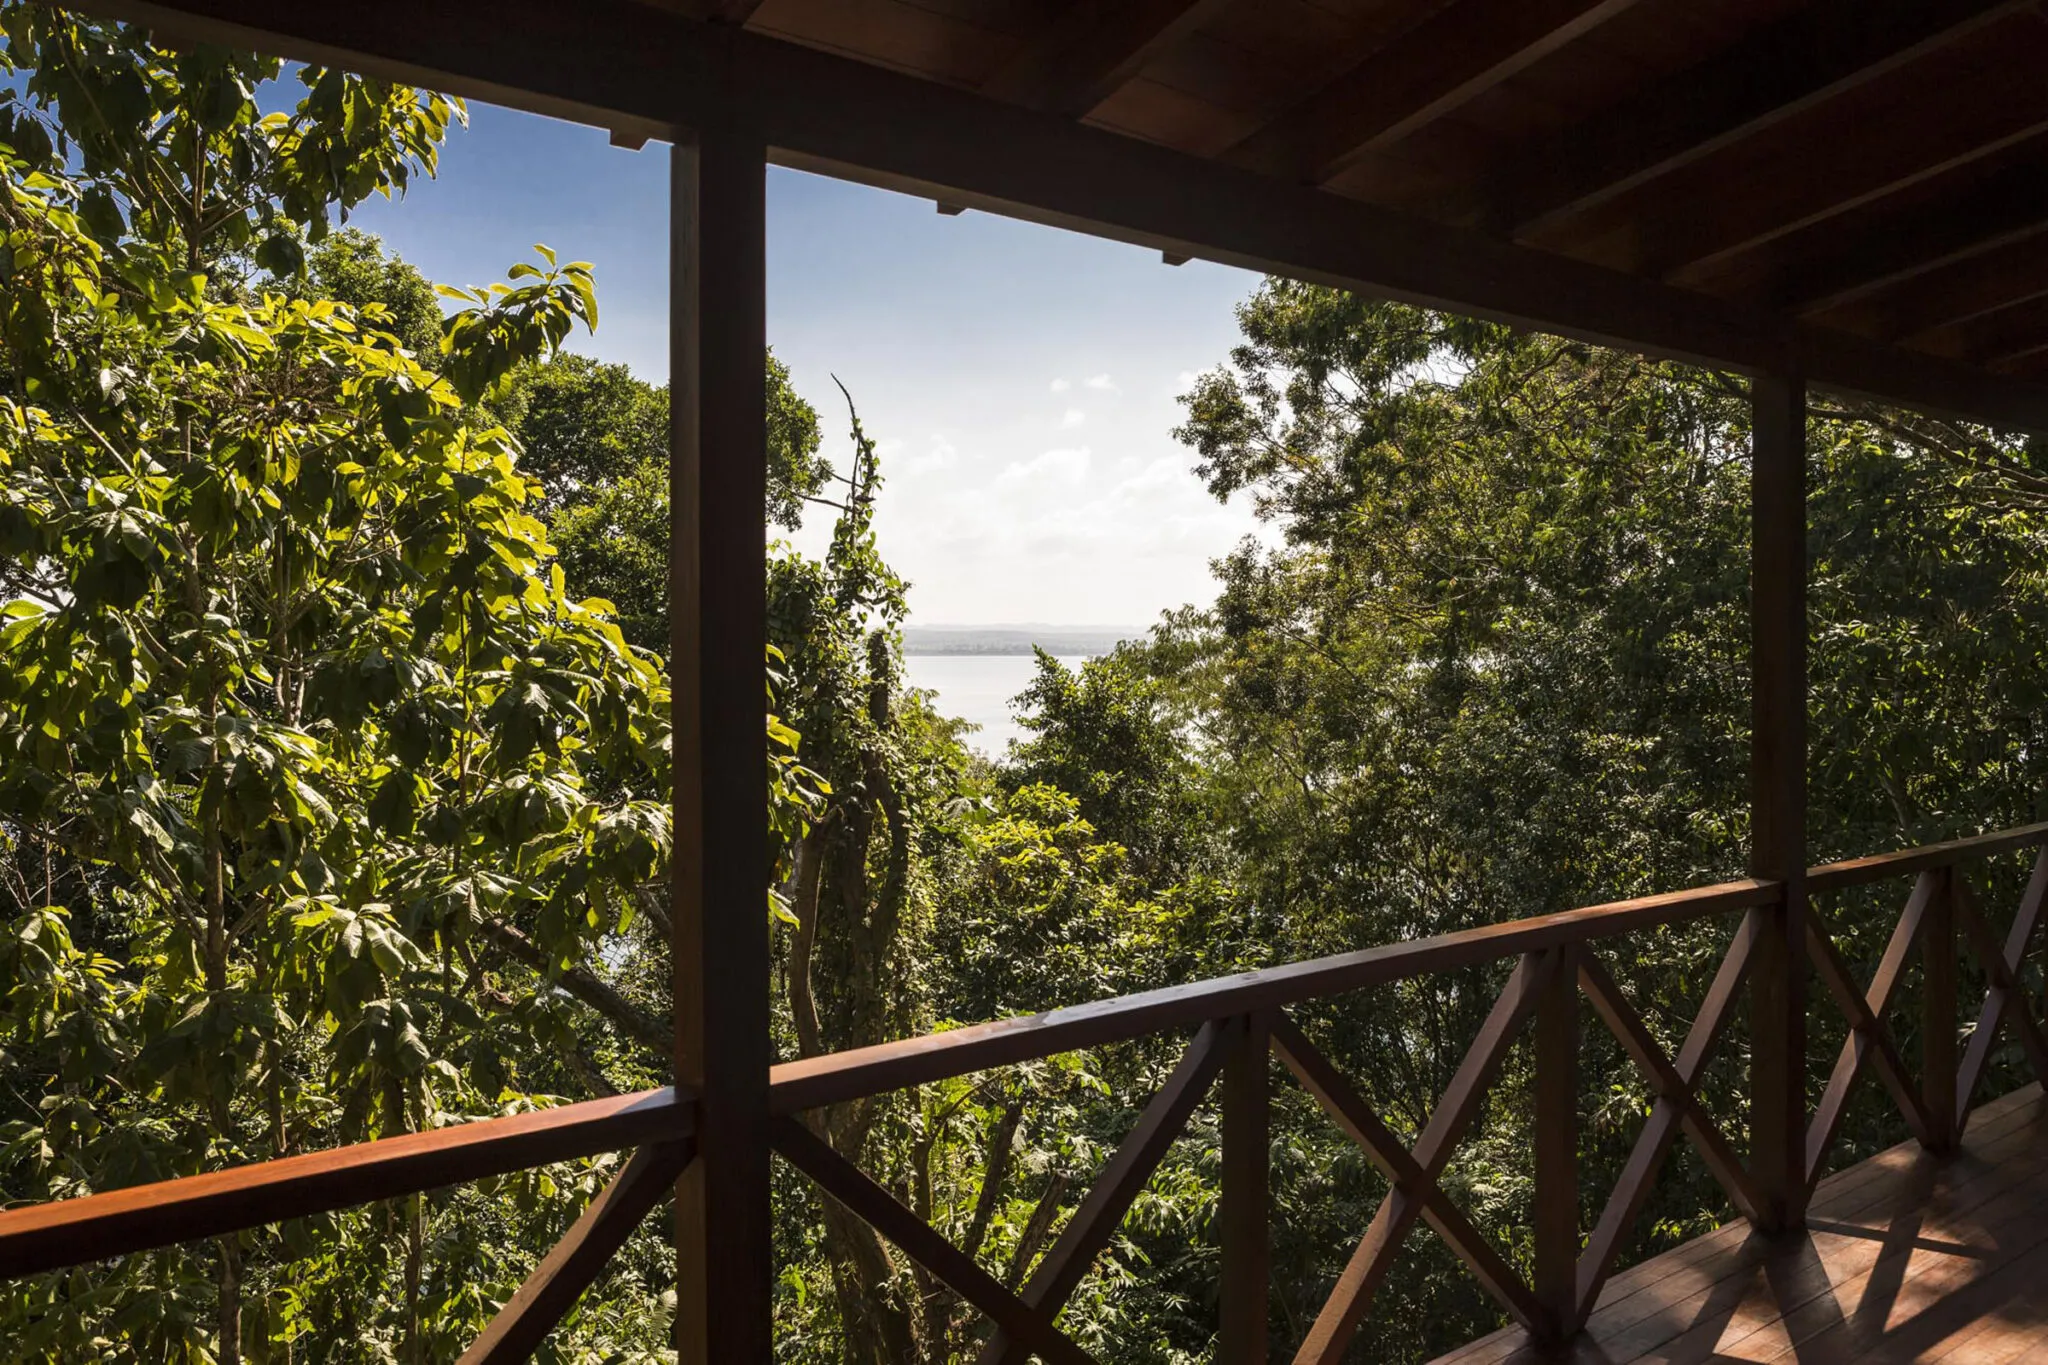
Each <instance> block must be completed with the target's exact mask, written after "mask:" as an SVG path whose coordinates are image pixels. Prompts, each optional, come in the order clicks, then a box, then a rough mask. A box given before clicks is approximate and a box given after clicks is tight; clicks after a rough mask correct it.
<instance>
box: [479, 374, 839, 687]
mask: <svg viewBox="0 0 2048 1365" xmlns="http://www.w3.org/2000/svg"><path fill="white" fill-rule="evenodd" d="M766 382H767V386H768V413H769V421H768V509H767V511H768V519H769V521H770V522H771V523H773V524H774V525H778V526H781V527H783V528H785V529H788V530H794V529H795V528H796V527H797V525H798V524H799V523H800V522H801V520H802V517H803V509H804V506H805V504H806V502H807V501H808V500H810V499H812V498H814V497H815V496H816V495H817V494H818V492H819V491H820V490H821V489H822V488H823V487H824V486H825V481H826V478H827V476H828V468H827V466H826V464H825V462H824V459H823V458H822V457H821V456H820V455H819V454H818V415H817V413H816V412H815V411H813V410H812V408H811V406H810V404H808V403H806V402H805V401H804V400H803V399H802V398H801V397H800V396H799V395H798V394H797V392H796V390H795V389H793V388H792V387H791V386H790V382H789V370H788V369H787V368H786V367H785V366H784V365H783V364H782V362H781V361H779V360H777V359H776V358H775V356H774V355H773V354H772V353H771V354H770V355H769V356H768V358H767V362H766ZM499 409H500V411H501V412H502V414H503V415H504V417H505V420H506V421H507V424H508V425H509V426H510V427H511V428H512V430H513V431H514V432H515V433H516V434H517V435H518V437H519V441H520V444H521V446H522V447H523V448H524V450H525V452H526V453H525V457H524V459H523V460H522V464H521V467H522V468H523V469H524V470H525V471H526V472H528V473H529V474H531V475H533V476H534V477H535V478H537V479H538V480H539V481H540V488H541V501H540V504H539V510H540V511H541V514H542V515H543V516H544V517H545V518H546V520H547V522H548V528H549V531H550V533H551V535H552V537H553V539H554V541H555V543H556V544H557V545H558V546H559V547H560V550H561V562H562V566H563V568H564V569H565V570H567V571H568V574H569V577H570V581H571V582H573V583H575V584H576V585H577V588H578V590H579V591H582V592H587V593H589V594H591V595H592V596H595V597H599V598H603V599H604V600H606V601H609V602H612V603H615V604H616V605H617V607H618V610H619V624H620V627H621V628H622V629H623V630H624V631H625V632H626V638H627V639H629V640H631V641H632V642H633V643H634V644H636V645H639V646H641V647H643V648H646V649H652V650H655V651H657V652H660V653H666V652H667V650H668V641H669V620H668V550H669V539H668V538H669V505H668V454H669V404H668V389H667V388H666V387H665V386H657V385H654V384H650V383H648V382H647V381H646V380H643V379H640V378H638V377H636V376H635V375H634V374H633V373H632V371H631V370H629V369H627V367H626V366H624V365H616V364H605V363H602V362H599V361H595V360H591V359H589V358H588V357H585V356H579V355H571V354H567V353H564V354H561V355H556V356H553V357H551V358H550V359H549V360H548V361H547V362H546V363H544V364H539V365H532V366H528V367H526V368H524V369H522V370H521V371H520V372H519V374H518V375H517V376H515V378H514V379H513V381H512V384H511V386H510V389H509V391H508V394H507V396H506V398H505V399H504V400H503V401H502V403H500V404H499Z"/></svg>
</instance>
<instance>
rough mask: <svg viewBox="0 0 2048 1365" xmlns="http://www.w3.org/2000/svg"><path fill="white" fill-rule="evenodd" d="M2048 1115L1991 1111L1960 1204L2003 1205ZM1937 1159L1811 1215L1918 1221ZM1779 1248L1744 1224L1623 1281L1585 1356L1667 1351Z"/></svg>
mask: <svg viewBox="0 0 2048 1365" xmlns="http://www.w3.org/2000/svg"><path fill="white" fill-rule="evenodd" d="M2043 1117H2044V1114H2043V1109H2042V1105H2041V1102H2040V1087H2039V1086H2037V1085H2030V1086H2027V1087H2025V1088H2024V1089H2022V1090H2021V1091H2017V1092H2015V1093H2014V1094H2011V1095H2008V1096H2005V1097H2002V1098H2001V1099H1998V1100H1995V1101H1992V1102H1991V1103H1989V1104H1987V1105H1985V1106H1984V1107H1983V1110H1982V1112H1981V1115H1980V1122H1979V1124H1978V1125H1977V1126H1976V1127H1975V1129H1974V1130H1973V1132H1972V1135H1971V1138H1970V1142H1969V1160H1970V1161H1971V1163H1972V1171H1971V1173H1969V1174H1967V1175H1966V1176H1965V1178H1964V1179H1962V1180H1961V1181H1960V1182H1959V1183H1958V1184H1957V1185H1956V1187H1955V1190H1954V1195H1955V1197H1956V1199H1957V1200H1958V1201H1960V1200H1961V1198H1962V1196H1964V1195H1965V1194H1968V1193H1969V1192H1971V1191H1977V1192H1978V1193H1977V1195H1976V1196H1974V1197H1975V1198H1977V1199H1978V1200H1979V1201H1980V1202H1981V1201H1982V1200H1989V1199H1992V1198H1996V1196H1997V1192H1998V1190H1999V1189H2001V1188H2003V1187H2004V1185H2005V1183H2006V1182H2007V1179H2008V1173H2007V1170H2006V1169H2005V1167H2006V1166H2007V1163H2009V1162H2012V1161H2015V1160H2022V1161H2024V1160H2033V1159H2041V1160H2048V1158H2040V1157H2039V1155H2038V1154H2039V1152H2040V1139H2039V1127H2038V1125H2039V1124H2040V1123H2041V1122H2042V1120H2043ZM1932 1160H1933V1158H1931V1157H1928V1156H1927V1155H1926V1154H1925V1153H1924V1151H1923V1149H1922V1148H1921V1147H1920V1146H1919V1144H1918V1143H1917V1142H1907V1143H1904V1144H1901V1145H1900V1146H1897V1147H1893V1148H1891V1149H1890V1150H1888V1151H1886V1152H1882V1153H1880V1154H1878V1155H1877V1156H1875V1157H1873V1158H1871V1159H1870V1160H1868V1161H1863V1162H1859V1163H1857V1164H1856V1165H1854V1166H1851V1167H1849V1168H1848V1169H1847V1170H1844V1171H1839V1172H1836V1173H1835V1174H1834V1175H1831V1176H1829V1177H1828V1178H1827V1179H1826V1180H1824V1181H1822V1182H1821V1184H1820V1186H1819V1187H1818V1189H1817V1190H1816V1191H1815V1195H1814V1199H1813V1202H1812V1205H1811V1207H1810V1210H1809V1216H1810V1217H1811V1218H1812V1219H1814V1220H1829V1221H1834V1222H1841V1221H1862V1222H1865V1223H1870V1222H1872V1221H1873V1220H1876V1221H1888V1220H1892V1219H1903V1218H1908V1217H1910V1216H1912V1215H1913V1214H1914V1212H1915V1211H1916V1210H1917V1209H1919V1208H1920V1207H1921V1206H1922V1204H1923V1202H1924V1196H1923V1194H1922V1193H1921V1192H1920V1191H1919V1190H1918V1189H1916V1188H1914V1187H1913V1186H1912V1184H1911V1182H1910V1180H1909V1179H1907V1177H1908V1176H1909V1174H1910V1173H1911V1172H1914V1171H1917V1170H1921V1169H1924V1168H1925V1167H1926V1165H1927V1164H1928V1163H1930V1162H1931V1161H1932ZM1951 1207H1956V1205H1951ZM1772 1244H1773V1243H1772V1241H1771V1240H1770V1239H1765V1238H1759V1237H1756V1236H1754V1235H1753V1233H1752V1231H1751V1229H1750V1228H1749V1226H1748V1224H1746V1223H1744V1222H1742V1221H1740V1220H1738V1221H1735V1222H1732V1223H1728V1224H1725V1225H1723V1226H1722V1227H1721V1228H1719V1229H1717V1230H1716V1231H1714V1232H1710V1233H1708V1234H1706V1235H1705V1236H1703V1237H1698V1238H1694V1239H1693V1240H1692V1241H1689V1242H1686V1243H1684V1244H1682V1245H1680V1246H1678V1247H1675V1248H1673V1249H1672V1250H1670V1251H1667V1252H1665V1253H1663V1254H1662V1255H1660V1256H1654V1257H1652V1258H1650V1259H1649V1260H1647V1261H1643V1262H1641V1263H1639V1264H1638V1265H1635V1266H1633V1267H1631V1268H1630V1269H1628V1270H1626V1271H1624V1272H1622V1273H1621V1274H1619V1275H1617V1276H1615V1277H1614V1279H1613V1280H1612V1281H1611V1282H1610V1283H1609V1286H1608V1290H1607V1293H1606V1294H1605V1295H1604V1296H1603V1298H1602V1302H1601V1303H1600V1306H1599V1308H1598V1310H1597V1311H1596V1312H1595V1313H1594V1314H1593V1316H1592V1318H1591V1320H1590V1321H1589V1322H1588V1324H1587V1331H1586V1335H1585V1337H1584V1339H1583V1343H1584V1344H1583V1345H1582V1346H1581V1347H1580V1348H1579V1358H1586V1359H1591V1360H1595V1361H1605V1362H1608V1365H1617V1363H1618V1362H1622V1361H1630V1360H1634V1359H1636V1358H1637V1357H1638V1356H1639V1355H1643V1354H1645V1353H1654V1352H1656V1351H1658V1350H1659V1348H1660V1347H1661V1346H1662V1345H1663V1344H1664V1343H1666V1342H1669V1341H1670V1340H1671V1339H1672V1338H1673V1337H1674V1336H1677V1335H1678V1334H1680V1333H1682V1332H1683V1331H1684V1330H1685V1329H1686V1327H1687V1326H1688V1325H1690V1324H1692V1323H1694V1322H1697V1321H1703V1320H1707V1318H1708V1315H1710V1314H1713V1313H1715V1312H1717V1311H1719V1310H1720V1309H1721V1308H1725V1306H1726V1305H1725V1304H1721V1303H1717V1302H1716V1299H1715V1295H1716V1293H1719V1292H1725V1291H1722V1290H1720V1288H1719V1287H1720V1286H1722V1285H1724V1284H1725V1283H1726V1282H1727V1281H1728V1280H1729V1279H1730V1278H1731V1277H1732V1276H1735V1275H1739V1274H1745V1273H1749V1272H1750V1271H1751V1270H1753V1269H1754V1267H1755V1266H1756V1265H1757V1264H1758V1261H1759V1259H1760V1257H1761V1256H1762V1255H1763V1254H1764V1253H1765V1252H1766V1251H1767V1250H1768V1248H1769V1247H1770V1246H1771V1245H1772ZM1526 1342H1527V1338H1526V1337H1525V1336H1524V1335H1523V1334H1521V1333H1519V1332H1517V1331H1516V1330H1514V1329H1506V1330H1503V1331H1501V1332H1497V1333H1494V1334H1492V1335H1490V1336H1487V1337H1483V1338H1481V1339H1480V1340H1478V1341H1476V1342H1473V1343H1471V1344H1470V1345H1468V1346H1466V1347H1464V1348H1461V1349H1459V1350H1457V1351H1453V1352H1451V1353H1450V1354H1449V1355H1446V1356H1444V1357H1442V1358H1441V1361H1440V1362H1439V1365H1452V1362H1456V1365H1496V1363H1497V1362H1499V1361H1502V1360H1503V1359H1510V1358H1512V1359H1516V1360H1521V1359H1523V1358H1525V1356H1526V1355H1527V1352H1526V1350H1525V1349H1524V1348H1525V1346H1526ZM1652 1358H1654V1356H1652Z"/></svg>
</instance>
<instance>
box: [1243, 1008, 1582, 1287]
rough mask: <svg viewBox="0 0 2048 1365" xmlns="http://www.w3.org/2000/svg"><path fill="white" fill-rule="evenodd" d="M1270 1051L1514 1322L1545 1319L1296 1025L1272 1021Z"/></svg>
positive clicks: (1281, 1019) (1514, 1278) (1500, 1261)
mask: <svg viewBox="0 0 2048 1365" xmlns="http://www.w3.org/2000/svg"><path fill="white" fill-rule="evenodd" d="M1272 1029H1273V1047H1274V1049H1275V1050H1276V1051H1277V1052H1278V1053H1279V1054H1280V1059H1281V1060H1282V1061H1283V1062H1285V1063H1286V1064H1287V1069H1288V1070H1289V1071H1291V1072H1293V1073H1294V1077H1295V1079H1296V1080H1298V1081H1300V1082H1301V1085H1302V1088H1303V1089H1304V1090H1307V1091H1308V1092H1309V1094H1311V1095H1313V1096H1315V1099H1316V1102H1317V1103H1318V1104H1320V1105H1322V1107H1323V1109H1324V1111H1325V1112H1326V1113H1328V1114H1329V1115H1330V1117H1331V1118H1332V1119H1334V1120H1336V1122H1337V1125H1338V1126H1339V1127H1340V1128H1342V1129H1343V1130H1344V1132H1345V1134H1346V1136H1348V1137H1349V1138H1350V1139H1351V1140H1352V1141H1353V1142H1355V1143H1357V1144H1358V1145H1359V1147H1360V1149H1361V1150H1362V1151H1364V1153H1365V1155H1366V1158H1367V1159H1368V1160H1369V1161H1371V1162H1372V1163H1373V1165H1374V1166H1376V1167H1378V1168H1379V1171H1380V1174H1382V1175H1384V1176H1385V1177H1386V1178H1387V1180H1388V1181H1389V1183H1391V1184H1392V1185H1394V1186H1395V1187H1396V1189H1398V1190H1400V1191H1402V1192H1403V1193H1404V1195H1405V1197H1406V1198H1410V1199H1416V1200H1419V1201H1420V1202H1421V1213H1422V1219H1423V1221H1424V1222H1426V1223H1428V1224H1429V1226H1430V1227H1431V1228H1432V1229H1433V1230H1434V1231H1435V1232H1436V1234H1437V1235H1438V1236H1439V1237H1442V1238H1443V1239H1444V1242H1445V1244H1446V1245H1448V1246H1449V1247H1450V1248H1451V1251H1452V1252H1453V1253H1454V1254H1456V1256H1457V1257H1458V1259H1459V1260H1460V1261H1462V1262H1464V1264H1465V1268H1466V1269H1467V1270H1469V1271H1471V1272H1472V1275H1473V1278H1475V1279H1477V1280H1478V1281H1479V1283H1480V1286H1481V1287H1482V1288H1484V1289H1485V1290H1486V1292H1487V1293H1489V1294H1491V1295H1492V1296H1493V1298H1494V1300H1495V1301H1496V1302H1497V1303H1499V1304H1500V1306H1501V1307H1502V1308H1504V1309H1505V1310H1507V1313H1508V1315H1509V1316H1510V1317H1512V1318H1513V1319H1514V1320H1515V1321H1517V1322H1519V1323H1521V1324H1522V1325H1523V1326H1525V1327H1535V1326H1536V1325H1538V1324H1540V1323H1541V1322H1542V1320H1543V1305H1542V1303H1541V1302H1540V1301H1539V1300H1538V1299H1537V1298H1536V1294H1535V1291H1534V1290H1532V1289H1530V1288H1529V1286H1528V1285H1527V1284H1526V1283H1524V1282H1523V1280H1522V1277H1521V1276H1520V1275H1519V1274H1517V1273H1516V1272H1515V1269H1514V1267H1512V1266H1510V1265H1509V1264H1508V1263H1507V1261H1506V1260H1504V1259H1503V1258H1502V1257H1501V1255H1500V1253H1499V1252H1498V1251H1495V1250H1494V1248H1493V1244H1492V1243H1491V1242H1489V1241H1487V1240H1486V1236H1485V1234H1484V1233H1482V1232H1480V1231H1479V1229H1478V1228H1476V1227H1474V1226H1472V1221H1471V1219H1469V1218H1467V1217H1466V1216H1465V1213H1464V1211H1463V1210H1462V1209H1460V1208H1459V1207H1458V1206H1457V1205H1456V1204H1453V1203H1452V1202H1451V1200H1450V1197H1449V1196H1448V1195H1446V1194H1445V1193H1444V1192H1443V1188H1442V1187H1441V1186H1440V1185H1438V1184H1437V1183H1436V1179H1435V1177H1433V1176H1431V1175H1430V1174H1429V1173H1428V1172H1427V1171H1425V1170H1423V1169H1422V1166H1421V1165H1420V1163H1418V1162H1417V1161H1416V1160H1415V1157H1414V1155H1413V1154H1412V1153H1410V1152H1409V1150H1408V1149H1407V1148H1406V1147H1404V1146H1402V1145H1401V1140H1400V1139H1399V1138H1397V1137H1395V1136H1394V1134H1393V1132H1392V1131H1391V1130H1390V1129H1389V1128H1388V1127H1387V1126H1386V1124H1384V1123H1382V1122H1381V1121H1380V1118H1379V1116H1378V1115H1377V1114H1375V1113H1373V1111H1372V1106H1370V1105H1369V1104H1367V1103H1366V1101H1365V1097H1364V1096H1363V1095H1361V1094H1359V1093H1358V1091H1357V1089H1356V1088H1355V1087H1354V1086H1353V1085H1352V1084H1351V1082H1350V1081H1348V1080H1346V1079H1345V1077H1344V1074H1343V1073H1342V1072H1340V1071H1338V1070H1337V1068H1336V1067H1335V1066H1333V1065H1331V1063H1330V1060H1329V1058H1328V1057H1326V1056H1324V1055H1323V1053H1322V1051H1321V1049H1319V1048H1317V1047H1316V1046H1315V1044H1313V1043H1311V1042H1310V1041H1309V1040H1308V1037H1307V1035H1305V1034H1304V1033H1302V1031H1301V1029H1300V1026H1299V1025H1297V1024H1296V1023H1295V1022H1294V1021H1293V1020H1292V1019H1290V1018H1288V1017H1287V1016H1286V1015H1284V1014H1280V1015H1275V1016H1274V1018H1273V1024H1272Z"/></svg>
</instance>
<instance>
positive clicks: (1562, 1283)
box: [1530, 944, 1580, 1343]
mask: <svg viewBox="0 0 2048 1365" xmlns="http://www.w3.org/2000/svg"><path fill="white" fill-rule="evenodd" d="M1579 952H1580V948H1579V946H1578V945H1577V944H1565V945H1564V946H1562V947H1560V948H1558V949H1557V950H1556V956H1555V958H1554V960H1553V965H1552V969H1551V974H1550V980H1549V981H1548V982H1547V983H1545V985H1544V987H1543V995H1542V998H1541V1003H1539V1004H1538V1005H1537V1006H1536V1037H1535V1072H1536V1121H1535V1126H1534V1142H1533V1146H1534V1148H1535V1152H1534V1155H1535V1158H1536V1161H1535V1166H1536V1207H1535V1210H1534V1214H1535V1216H1534V1219H1533V1222H1534V1227H1533V1229H1532V1230H1533V1231H1534V1233H1535V1242H1536V1267H1535V1270H1536V1273H1535V1276H1534V1278H1533V1281H1532V1283H1531V1285H1530V1287H1531V1288H1532V1289H1534V1290H1535V1291H1536V1297H1537V1298H1539V1299H1541V1300H1542V1301H1543V1307H1544V1309H1545V1310H1546V1311H1547V1313H1548V1315H1549V1322H1548V1324H1547V1325H1546V1330H1545V1335H1546V1336H1547V1337H1549V1339H1550V1340H1551V1341H1552V1342H1553V1343H1556V1342H1561V1341H1565V1340H1567V1339H1569V1338H1570V1337H1571V1336H1572V1335H1573V1334H1574V1333H1576V1332H1577V1331H1578V1330H1579V1326H1580V1323H1579V1315H1578V1269H1579Z"/></svg>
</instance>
